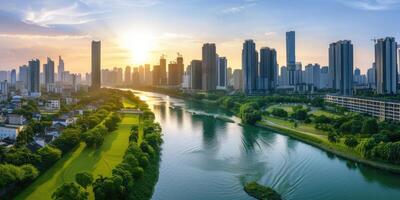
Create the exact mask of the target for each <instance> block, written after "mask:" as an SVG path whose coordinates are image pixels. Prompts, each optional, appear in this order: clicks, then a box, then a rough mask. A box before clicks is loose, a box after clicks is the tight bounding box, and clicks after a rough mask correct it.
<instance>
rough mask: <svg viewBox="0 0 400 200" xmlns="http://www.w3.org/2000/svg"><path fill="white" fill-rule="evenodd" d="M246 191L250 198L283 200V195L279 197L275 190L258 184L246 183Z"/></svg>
mask: <svg viewBox="0 0 400 200" xmlns="http://www.w3.org/2000/svg"><path fill="white" fill-rule="evenodd" d="M244 191H246V193H247V194H249V195H250V196H252V197H254V198H256V199H260V200H281V199H282V198H281V195H279V194H278V193H277V192H276V191H275V190H273V189H272V188H270V187H266V186H263V185H260V184H258V183H257V182H250V183H246V184H245V186H244Z"/></svg>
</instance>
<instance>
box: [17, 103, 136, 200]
mask: <svg viewBox="0 0 400 200" xmlns="http://www.w3.org/2000/svg"><path fill="white" fill-rule="evenodd" d="M124 103H125V101H124ZM138 122H139V118H138V116H137V115H134V114H124V116H123V118H122V121H121V122H120V123H119V125H118V129H117V130H115V131H113V132H112V133H109V134H108V135H106V137H105V138H104V143H103V145H102V146H101V147H100V148H99V149H93V148H86V145H85V144H84V143H81V144H80V145H79V146H78V147H77V148H76V149H75V150H73V151H72V152H71V153H68V154H67V155H65V156H64V157H63V158H62V159H61V160H60V161H58V162H57V163H56V164H55V165H54V166H53V167H51V168H50V169H49V170H47V171H46V172H45V173H44V174H42V175H41V176H40V177H39V178H38V179H36V181H35V182H33V183H32V184H31V185H30V186H29V187H28V188H26V189H25V190H24V191H23V192H21V193H20V194H19V195H18V196H17V197H16V198H15V199H41V200H43V199H51V194H52V193H53V192H54V191H55V190H56V189H57V187H59V186H61V185H62V184H63V183H67V182H72V181H74V177H75V174H76V173H78V172H82V171H88V172H91V173H93V176H94V177H95V178H97V177H98V175H103V176H109V175H111V170H112V169H113V167H114V166H116V165H117V164H119V163H120V162H121V161H122V156H123V155H124V153H125V151H126V149H127V147H128V145H129V135H130V134H129V133H130V130H131V127H132V125H133V124H137V123H138ZM89 190H91V188H89ZM90 199H94V198H93V194H92V193H90Z"/></svg>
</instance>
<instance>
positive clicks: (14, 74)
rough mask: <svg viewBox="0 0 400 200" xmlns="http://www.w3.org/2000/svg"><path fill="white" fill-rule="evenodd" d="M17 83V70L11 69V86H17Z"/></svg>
mask: <svg viewBox="0 0 400 200" xmlns="http://www.w3.org/2000/svg"><path fill="white" fill-rule="evenodd" d="M15 83H17V71H16V70H15V69H12V70H11V86H12V87H15Z"/></svg>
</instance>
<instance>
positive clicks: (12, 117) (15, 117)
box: [8, 114, 26, 125]
mask: <svg viewBox="0 0 400 200" xmlns="http://www.w3.org/2000/svg"><path fill="white" fill-rule="evenodd" d="M25 122H26V119H25V117H24V116H22V115H19V114H9V115H8V123H9V124H12V125H23V124H25Z"/></svg>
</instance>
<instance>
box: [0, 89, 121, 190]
mask: <svg viewBox="0 0 400 200" xmlns="http://www.w3.org/2000/svg"><path fill="white" fill-rule="evenodd" d="M118 91H119V90H112V89H101V90H98V91H93V92H90V93H85V94H81V95H82V96H80V97H79V102H78V103H77V104H74V105H71V106H70V108H71V109H72V108H83V107H85V106H87V105H93V106H94V107H95V108H96V109H95V110H93V111H88V112H86V113H85V114H84V115H83V116H81V117H79V119H78V120H77V123H75V124H72V125H70V126H68V127H66V128H65V129H64V130H63V131H62V132H61V134H60V136H59V137H58V138H56V139H55V140H54V141H53V142H51V143H50V144H47V145H46V146H45V147H43V148H40V149H38V150H37V151H32V150H30V149H29V148H27V146H28V145H29V144H30V143H31V142H32V141H33V137H34V136H35V135H40V134H43V133H44V129H45V128H46V127H48V126H50V125H51V118H48V117H43V118H42V120H41V121H35V120H33V119H31V117H32V113H33V112H36V111H37V105H36V104H35V103H34V101H28V102H27V104H25V105H24V106H23V109H21V110H17V111H16V113H20V114H23V115H24V116H26V117H28V119H29V122H28V125H27V126H26V128H25V129H24V130H23V131H22V132H21V133H20V134H19V135H18V137H17V142H16V145H14V146H13V147H11V148H5V147H0V164H1V166H2V167H3V168H4V169H5V171H4V173H7V174H6V175H4V176H0V183H1V184H0V197H7V198H9V197H10V196H13V195H14V194H15V193H16V192H18V191H19V190H21V189H22V188H23V187H25V186H26V185H27V184H29V183H31V182H32V181H33V180H34V179H35V178H36V177H37V176H38V175H39V174H41V173H43V172H44V171H46V170H47V169H48V168H50V167H51V166H52V165H53V164H54V163H56V162H57V161H58V160H59V159H60V158H61V157H62V156H63V155H65V154H66V153H68V152H69V151H70V150H71V149H73V148H75V147H76V146H77V145H78V144H79V143H80V142H81V141H85V142H87V141H89V139H88V138H89V137H91V138H95V139H93V140H92V141H95V142H92V141H90V142H92V143H90V142H87V143H88V146H99V145H101V143H102V140H103V137H104V134H106V133H108V132H110V131H113V130H114V129H115V128H116V126H117V123H118V122H119V116H118V114H117V113H116V112H115V111H117V110H119V109H120V108H122V106H123V105H122V94H121V93H119V92H118ZM59 114H61V113H59ZM54 117H55V116H54ZM99 124H100V125H99ZM98 126H101V127H104V130H105V131H104V132H101V133H102V134H100V135H96V136H95V137H93V136H92V135H88V134H87V133H88V132H89V133H92V134H97V133H99V132H100V131H99V129H98V128H97V127H98ZM99 141H101V142H99ZM24 170H25V171H26V172H31V175H30V176H28V174H27V175H26V177H29V178H24V176H23V175H21V174H23V172H24ZM17 172H18V173H17ZM8 174H13V176H9V175H8Z"/></svg>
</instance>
